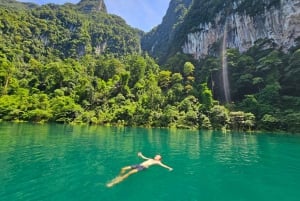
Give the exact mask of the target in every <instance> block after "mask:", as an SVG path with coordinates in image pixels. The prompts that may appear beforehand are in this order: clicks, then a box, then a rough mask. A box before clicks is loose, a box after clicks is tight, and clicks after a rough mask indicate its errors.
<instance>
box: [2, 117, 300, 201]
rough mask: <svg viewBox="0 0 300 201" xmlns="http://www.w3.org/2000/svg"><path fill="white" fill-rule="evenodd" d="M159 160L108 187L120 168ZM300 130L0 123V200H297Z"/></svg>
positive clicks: (299, 173)
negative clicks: (157, 156)
mask: <svg viewBox="0 0 300 201" xmlns="http://www.w3.org/2000/svg"><path fill="white" fill-rule="evenodd" d="M139 151H141V152H143V154H144V155H145V156H149V157H152V156H154V155H155V154H156V153H160V154H161V155H162V156H163V162H164V163H165V164H167V165H169V166H171V167H173V168H174V170H173V171H171V172H170V171H168V170H167V169H164V168H162V167H159V166H155V167H151V168H149V169H147V170H145V171H142V172H139V173H137V174H135V175H132V176H130V177H129V178H128V179H127V180H125V181H123V182H122V183H120V184H118V185H116V186H114V187H112V188H107V187H106V183H107V182H108V181H110V180H111V179H113V178H114V177H115V176H116V175H117V174H118V173H119V170H120V168H121V167H123V166H126V165H131V164H136V163H140V162H141V161H142V160H141V159H140V158H138V157H137V152H139ZM299 189H300V136H299V135H282V134H268V133H260V134H244V133H235V132H231V133H226V134H224V133H221V132H211V131H187V130H168V129H142V128H107V127H93V126H69V125H56V124H45V125H34V124H12V123H0V200H1V201H17V200H25V201H32V200H37V201H44V200H45V201H48V200H53V201H54V200H55V201H60V200H61V201H68V200H72V201H77V200H85V201H89V200H91V201H93V200H99V201H123V200H124V201H126V200H130V201H140V200H143V201H200V200H203V201H211V200H215V201H247V200H249V201H254V200H255V201H260V200H261V201H299V200H300V190H299Z"/></svg>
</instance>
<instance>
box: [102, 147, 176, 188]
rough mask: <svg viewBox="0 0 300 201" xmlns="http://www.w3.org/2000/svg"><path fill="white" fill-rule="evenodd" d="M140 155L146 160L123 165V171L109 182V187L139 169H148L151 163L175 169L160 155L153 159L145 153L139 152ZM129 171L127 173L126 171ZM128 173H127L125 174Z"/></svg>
mask: <svg viewBox="0 0 300 201" xmlns="http://www.w3.org/2000/svg"><path fill="white" fill-rule="evenodd" d="M138 156H139V157H141V158H142V159H144V160H146V161H144V162H142V163H140V164H137V165H131V166H126V167H123V168H122V169H121V172H120V174H119V176H117V177H116V178H115V179H113V180H112V181H111V182H109V183H108V184H107V187H112V186H113V185H115V184H117V183H120V182H121V181H123V180H124V179H126V178H127V177H129V176H130V175H132V174H134V173H137V172H139V171H142V170H144V169H147V168H148V167H150V166H151V165H160V166H162V167H164V168H167V169H169V170H170V171H172V170H173V168H171V167H169V166H167V165H165V164H163V163H162V162H161V159H162V158H161V156H160V155H156V156H155V157H154V158H153V159H152V158H147V157H145V156H143V154H142V153H141V152H139V153H138ZM126 172H127V173H126ZM125 173H126V174H125Z"/></svg>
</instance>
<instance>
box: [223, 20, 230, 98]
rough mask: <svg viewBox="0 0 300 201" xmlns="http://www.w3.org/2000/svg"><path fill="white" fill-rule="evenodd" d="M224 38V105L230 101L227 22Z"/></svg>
mask: <svg viewBox="0 0 300 201" xmlns="http://www.w3.org/2000/svg"><path fill="white" fill-rule="evenodd" d="M224 27H225V28H224V36H223V44H222V78H223V89H224V95H225V101H226V103H229V102H230V101H231V100H230V99H231V98H230V85H229V80H228V68H227V56H226V43H227V31H228V30H227V28H228V24H227V20H226V22H225V26H224Z"/></svg>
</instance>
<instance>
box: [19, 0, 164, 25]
mask: <svg viewBox="0 0 300 201" xmlns="http://www.w3.org/2000/svg"><path fill="white" fill-rule="evenodd" d="M19 1H23V2H33V3H36V4H47V3H55V4H64V3H66V2H69V3H78V2H79V1H80V0H19ZM104 1H105V4H106V6H107V10H108V12H109V13H113V14H116V15H119V16H121V17H122V18H123V19H125V20H126V22H127V23H128V24H129V25H131V26H132V27H136V28H139V29H142V30H144V31H150V30H151V29H152V28H153V27H155V26H157V25H158V24H160V23H161V21H162V18H163V16H164V15H165V13H166V11H167V8H168V6H169V2H170V0H104Z"/></svg>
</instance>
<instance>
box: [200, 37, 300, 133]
mask: <svg viewBox="0 0 300 201" xmlns="http://www.w3.org/2000/svg"><path fill="white" fill-rule="evenodd" d="M299 47H300V46H299V45H298V46H295V48H293V49H292V50H290V52H288V53H284V52H281V51H280V50H278V49H276V48H273V46H272V41H270V40H260V41H257V42H256V44H255V45H254V46H253V47H252V48H250V49H249V50H248V51H247V52H245V53H240V52H239V51H238V50H236V49H229V50H227V62H228V68H229V77H230V86H231V89H230V91H231V98H232V101H233V102H232V103H231V105H230V108H231V110H242V111H245V112H246V113H245V114H242V113H232V112H231V113H230V114H232V115H234V116H235V117H233V118H231V117H230V122H238V121H239V122H242V124H243V125H242V124H241V123H237V124H236V125H234V126H233V127H235V126H238V128H240V127H242V128H246V127H247V125H248V124H249V125H251V124H252V123H250V122H248V121H247V118H250V119H251V121H252V120H253V117H252V116H251V115H248V114H247V112H250V113H252V114H254V115H255V117H256V120H255V121H256V122H257V124H258V127H259V128H260V129H266V130H276V129H278V130H289V131H298V132H299V130H300V127H299V121H298V120H299V112H300V96H299V95H300V86H299V83H300V80H299V79H300V74H299V72H300V67H299V65H300V60H299V59H300V54H299V52H300V49H299ZM196 69H197V70H196V72H195V73H196V74H197V76H196V77H197V78H198V79H199V80H196V81H197V82H199V83H202V82H206V83H207V84H208V86H209V88H211V89H212V92H213V95H214V98H215V99H218V100H221V101H222V100H224V95H223V88H222V82H221V80H220V76H221V64H220V61H219V58H217V57H207V58H206V59H204V60H202V61H200V62H199V63H198V67H197V68H196ZM245 118H246V119H245ZM246 122H247V123H246ZM244 123H245V124H247V125H244ZM230 127H232V126H230Z"/></svg>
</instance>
